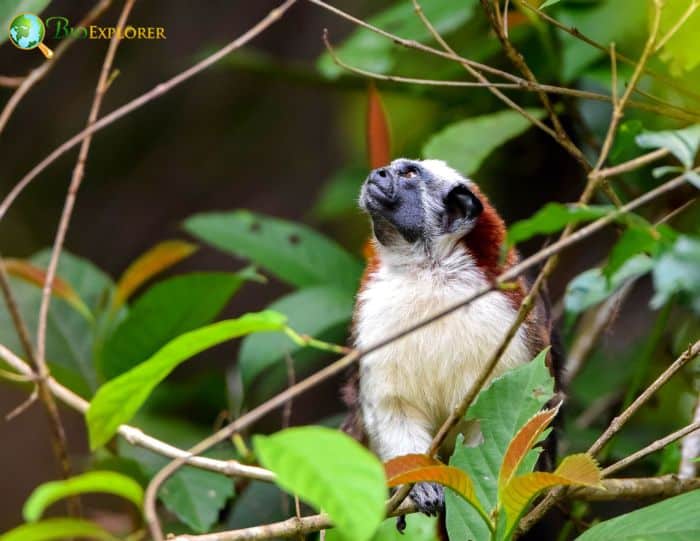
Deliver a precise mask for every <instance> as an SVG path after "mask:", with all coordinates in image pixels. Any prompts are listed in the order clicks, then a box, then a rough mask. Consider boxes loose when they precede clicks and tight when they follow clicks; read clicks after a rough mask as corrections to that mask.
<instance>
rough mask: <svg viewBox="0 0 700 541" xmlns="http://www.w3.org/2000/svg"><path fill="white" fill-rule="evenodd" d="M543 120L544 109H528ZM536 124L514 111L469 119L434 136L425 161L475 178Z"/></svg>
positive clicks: (452, 125) (424, 149) (428, 144)
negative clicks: (493, 155)
mask: <svg viewBox="0 0 700 541" xmlns="http://www.w3.org/2000/svg"><path fill="white" fill-rule="evenodd" d="M527 112H528V113H530V114H531V115H532V116H534V117H535V118H542V117H543V116H544V114H545V112H544V111H543V110H542V109H527ZM531 125H532V124H531V123H530V121H529V120H528V119H526V118H525V117H523V116H522V115H520V114H519V113H517V112H515V111H511V110H506V111H499V112H497V113H491V114H488V115H481V116H475V117H471V118H466V119H464V120H460V121H459V122H455V123H454V124H450V125H449V126H447V127H446V128H445V129H443V130H442V131H440V132H438V133H436V134H435V135H433V136H432V137H431V138H430V139H429V140H428V142H427V143H426V144H425V146H424V147H423V157H424V158H435V159H439V160H445V161H446V162H447V163H448V164H450V166H451V167H454V168H455V169H458V170H459V171H461V172H462V173H464V174H465V175H472V174H474V173H476V171H477V170H478V169H479V167H480V166H481V164H482V162H483V161H484V160H485V159H486V158H487V157H488V155H489V154H491V152H493V151H494V150H495V149H497V148H499V147H500V146H501V145H502V144H503V143H505V142H506V141H509V140H510V139H513V138H514V137H517V136H518V135H520V134H521V133H523V132H525V131H526V130H527V129H528V128H530V126H531Z"/></svg>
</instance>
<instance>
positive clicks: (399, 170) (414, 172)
mask: <svg viewBox="0 0 700 541" xmlns="http://www.w3.org/2000/svg"><path fill="white" fill-rule="evenodd" d="M419 177H420V175H419V172H418V168H417V165H416V164H415V163H414V162H410V161H409V160H405V161H404V162H400V163H399V164H390V165H388V166H386V167H380V168H379V169H375V170H374V171H371V172H370V174H369V176H368V177H367V180H366V181H365V189H364V191H363V204H364V206H365V208H366V209H367V210H368V211H369V213H370V215H371V216H372V221H373V225H374V232H375V236H376V237H377V240H379V242H381V243H382V244H385V243H388V242H390V240H391V236H392V229H393V230H394V231H396V232H398V233H399V234H400V235H401V236H402V237H403V238H404V239H406V240H407V241H408V242H416V241H417V240H418V239H420V238H421V236H422V234H423V231H424V223H425V211H424V209H423V205H422V200H421V199H422V198H421V186H420V184H419V183H420V182H422V181H423V179H421V178H419Z"/></svg>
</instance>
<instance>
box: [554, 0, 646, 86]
mask: <svg viewBox="0 0 700 541" xmlns="http://www.w3.org/2000/svg"><path fill="white" fill-rule="evenodd" d="M638 8H639V6H638V2H637V0H626V1H624V2H622V1H620V0H617V1H615V0H612V1H605V2H590V3H585V4H583V3H581V4H579V3H574V2H565V3H563V4H561V5H560V6H558V8H557V19H559V20H560V21H561V22H562V23H564V24H566V25H567V26H573V27H574V28H576V29H577V30H579V31H580V32H581V33H582V34H583V35H585V36H588V37H589V38H592V39H594V40H596V41H597V42H598V43H601V44H603V45H604V46H605V47H606V48H607V47H609V45H610V43H612V42H615V45H616V46H617V50H618V51H636V50H638V48H639V47H640V43H639V41H640V39H644V38H646V31H647V28H648V26H647V21H646V14H647V10H646V9H638ZM621 10H624V17H621V16H620V13H621ZM558 34H559V38H560V39H561V43H562V53H561V55H562V59H561V66H562V79H563V80H564V82H565V83H568V82H571V81H573V80H574V79H576V78H577V77H578V76H580V75H582V74H583V73H584V70H586V68H589V67H590V66H591V65H592V64H594V63H595V62H596V61H598V60H601V61H602V62H606V63H608V64H609V63H610V62H609V60H608V57H609V55H608V54H607V53H606V52H603V51H600V50H598V49H596V48H594V47H591V46H590V45H589V44H588V43H584V42H583V41H581V40H580V39H579V38H577V37H574V36H571V35H569V34H568V33H565V32H564V31H558ZM630 54H632V53H630ZM618 84H619V86H620V87H622V82H619V83H618Z"/></svg>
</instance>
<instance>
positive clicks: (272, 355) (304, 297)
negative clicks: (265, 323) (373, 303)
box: [238, 286, 354, 389]
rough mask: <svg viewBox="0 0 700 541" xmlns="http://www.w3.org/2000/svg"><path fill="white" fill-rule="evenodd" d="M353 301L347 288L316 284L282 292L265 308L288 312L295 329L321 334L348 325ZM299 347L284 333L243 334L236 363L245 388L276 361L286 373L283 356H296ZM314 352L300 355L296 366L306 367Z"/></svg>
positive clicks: (275, 363)
mask: <svg viewBox="0 0 700 541" xmlns="http://www.w3.org/2000/svg"><path fill="white" fill-rule="evenodd" d="M353 304H354V296H353V295H352V294H351V293H349V292H347V291H344V290H342V289H338V288H335V287H331V286H316V287H309V288H305V289H301V290H299V291H295V292H294V293H290V294H289V295H285V296H284V297H282V298H280V299H278V300H277V301H275V302H273V303H272V304H271V305H270V306H269V307H268V309H269V310H274V311H276V312H279V313H281V314H284V315H285V316H287V318H288V320H289V326H290V327H291V328H292V329H294V330H295V331H296V332H298V333H302V334H307V335H309V336H313V337H321V336H323V335H324V333H325V332H327V331H328V330H331V329H334V328H336V327H338V326H341V325H342V326H344V327H346V326H347V325H346V324H347V323H348V322H349V321H350V318H351V316H352V307H353ZM310 308H312V309H310ZM299 349H300V346H298V345H296V344H295V343H294V342H292V341H291V340H290V339H289V338H288V337H287V336H284V335H251V336H248V337H246V338H245V339H244V340H243V342H242V344H241V349H240V354H239V356H238V367H239V369H240V371H241V377H242V378H243V385H244V386H245V388H246V389H249V388H250V387H252V385H253V384H254V382H255V380H256V378H258V376H260V375H261V374H262V373H263V372H265V371H266V370H268V369H270V368H271V367H274V366H276V365H280V366H281V367H282V372H284V373H286V369H284V365H285V363H284V356H285V355H286V354H289V355H292V356H295V354H296V353H297V351H298V350H299ZM315 353H316V354H315V355H311V356H310V357H309V356H305V357H306V358H305V359H303V360H302V359H299V360H300V361H301V362H297V363H296V368H297V370H298V371H302V372H303V371H305V368H306V366H305V365H307V364H310V363H312V362H313V361H314V360H315V359H318V358H319V354H321V353H322V352H315ZM295 360H296V359H295ZM279 383H281V382H279ZM273 387H274V386H273Z"/></svg>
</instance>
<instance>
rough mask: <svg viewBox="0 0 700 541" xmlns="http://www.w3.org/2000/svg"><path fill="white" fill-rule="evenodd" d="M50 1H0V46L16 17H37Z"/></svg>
mask: <svg viewBox="0 0 700 541" xmlns="http://www.w3.org/2000/svg"><path fill="white" fill-rule="evenodd" d="M50 3H51V0H0V45H1V44H2V43H4V42H5V41H6V40H7V37H8V31H9V29H10V23H11V22H12V19H14V18H15V17H16V16H17V15H21V14H22V13H33V14H34V15H39V13H41V12H42V11H44V9H45V8H46V6H48V5H49V4H50Z"/></svg>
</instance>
